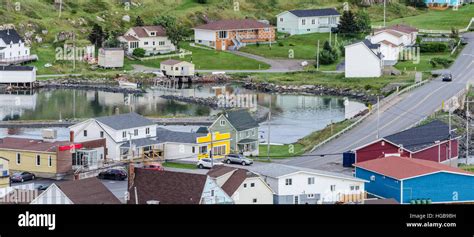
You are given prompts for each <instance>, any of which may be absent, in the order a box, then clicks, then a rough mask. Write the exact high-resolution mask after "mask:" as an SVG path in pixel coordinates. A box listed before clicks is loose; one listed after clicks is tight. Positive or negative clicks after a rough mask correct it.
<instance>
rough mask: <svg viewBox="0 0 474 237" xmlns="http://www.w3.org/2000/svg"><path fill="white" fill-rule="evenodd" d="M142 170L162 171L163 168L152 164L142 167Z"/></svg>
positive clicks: (158, 164)
mask: <svg viewBox="0 0 474 237" xmlns="http://www.w3.org/2000/svg"><path fill="white" fill-rule="evenodd" d="M143 169H147V170H159V171H162V170H164V168H163V166H162V165H161V164H160V163H154V164H149V165H145V166H143Z"/></svg>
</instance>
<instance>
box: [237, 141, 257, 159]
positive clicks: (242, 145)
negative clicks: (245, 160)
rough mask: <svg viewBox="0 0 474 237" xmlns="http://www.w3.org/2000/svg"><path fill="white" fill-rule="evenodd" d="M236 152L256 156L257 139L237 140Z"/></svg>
mask: <svg viewBox="0 0 474 237" xmlns="http://www.w3.org/2000/svg"><path fill="white" fill-rule="evenodd" d="M237 149H238V151H237V152H238V153H241V154H242V155H244V156H258V140H256V139H243V140H240V141H238V142H237Z"/></svg>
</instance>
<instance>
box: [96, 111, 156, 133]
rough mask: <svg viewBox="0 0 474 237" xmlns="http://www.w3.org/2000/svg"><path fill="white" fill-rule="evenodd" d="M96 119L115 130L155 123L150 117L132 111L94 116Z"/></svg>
mask: <svg viewBox="0 0 474 237" xmlns="http://www.w3.org/2000/svg"><path fill="white" fill-rule="evenodd" d="M96 120H97V121H99V122H100V123H103V124H105V125H107V126H109V127H111V128H113V129H115V130H123V129H129V128H137V127H145V126H151V125H154V124H155V123H153V121H151V120H150V119H147V118H145V117H143V116H141V115H139V114H137V113H134V112H132V113H128V114H120V115H112V116H105V117H99V118H96Z"/></svg>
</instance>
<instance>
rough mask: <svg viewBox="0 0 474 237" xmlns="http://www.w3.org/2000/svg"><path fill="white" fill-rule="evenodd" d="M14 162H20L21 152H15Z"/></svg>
mask: <svg viewBox="0 0 474 237" xmlns="http://www.w3.org/2000/svg"><path fill="white" fill-rule="evenodd" d="M16 164H17V165H19V164H21V154H20V153H16Z"/></svg>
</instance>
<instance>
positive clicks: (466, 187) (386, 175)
mask: <svg viewBox="0 0 474 237" xmlns="http://www.w3.org/2000/svg"><path fill="white" fill-rule="evenodd" d="M354 166H355V176H356V177H357V178H360V179H364V180H367V181H369V182H368V183H366V184H365V190H366V191H367V192H368V193H370V194H373V195H374V196H377V197H380V198H393V199H395V200H397V201H398V202H399V203H401V204H410V203H412V204H414V203H425V202H426V203H462V202H474V173H471V172H467V171H464V170H462V169H459V168H454V167H451V166H447V165H443V164H440V163H437V162H433V161H427V160H420V159H413V158H406V157H394V156H391V157H386V158H381V159H375V160H370V161H366V162H361V163H356V164H354Z"/></svg>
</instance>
